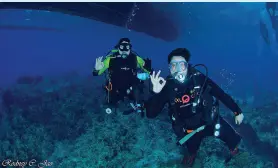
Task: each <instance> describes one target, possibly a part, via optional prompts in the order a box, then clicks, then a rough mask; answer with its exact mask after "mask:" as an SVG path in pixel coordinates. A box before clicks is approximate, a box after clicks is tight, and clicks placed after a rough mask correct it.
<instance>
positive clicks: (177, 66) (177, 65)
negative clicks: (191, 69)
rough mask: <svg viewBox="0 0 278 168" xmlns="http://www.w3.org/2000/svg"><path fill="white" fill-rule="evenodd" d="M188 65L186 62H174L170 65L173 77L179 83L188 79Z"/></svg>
mask: <svg viewBox="0 0 278 168" xmlns="http://www.w3.org/2000/svg"><path fill="white" fill-rule="evenodd" d="M187 68H188V63H187V62H186V61H172V62H170V64H169V69H170V71H171V74H172V76H173V77H174V78H175V79H176V80H178V81H179V82H184V81H185V79H186V74H187V72H186V71H187Z"/></svg>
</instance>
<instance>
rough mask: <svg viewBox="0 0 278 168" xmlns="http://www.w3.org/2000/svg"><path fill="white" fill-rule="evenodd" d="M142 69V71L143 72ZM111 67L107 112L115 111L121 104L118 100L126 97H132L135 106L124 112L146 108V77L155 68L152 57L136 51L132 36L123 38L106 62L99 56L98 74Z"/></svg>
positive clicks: (97, 60)
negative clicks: (144, 105) (144, 102)
mask: <svg viewBox="0 0 278 168" xmlns="http://www.w3.org/2000/svg"><path fill="white" fill-rule="evenodd" d="M138 68H139V69H141V70H142V73H139V70H138ZM106 70H108V75H107V76H106V77H107V81H106V86H105V89H106V93H107V96H106V99H107V105H108V106H110V107H109V108H107V109H106V113H108V114H109V113H111V112H112V107H113V108H114V109H116V108H117V104H118V103H119V101H120V100H124V98H126V97H127V98H129V100H132V101H133V103H130V105H131V107H132V109H131V110H127V111H125V112H124V114H130V113H132V112H134V111H136V112H139V113H141V115H142V117H143V116H144V112H143V98H142V97H143V96H142V95H143V88H142V87H143V81H144V80H146V79H148V78H149V74H150V71H151V60H150V59H142V58H141V57H139V56H138V55H137V54H136V53H135V52H134V51H132V44H131V42H130V40H129V39H128V38H121V39H120V40H119V42H118V44H117V45H116V46H115V49H114V50H112V51H111V52H110V53H109V54H108V55H107V56H106V58H105V59H104V61H103V62H102V57H99V58H97V59H96V64H95V69H94V70H93V75H94V76H99V75H102V74H103V73H104V72H105V71H106Z"/></svg>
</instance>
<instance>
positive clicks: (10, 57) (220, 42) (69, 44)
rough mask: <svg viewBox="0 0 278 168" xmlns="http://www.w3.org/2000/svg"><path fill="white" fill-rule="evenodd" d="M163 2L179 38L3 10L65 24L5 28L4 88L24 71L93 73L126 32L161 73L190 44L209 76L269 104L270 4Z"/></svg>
mask: <svg viewBox="0 0 278 168" xmlns="http://www.w3.org/2000/svg"><path fill="white" fill-rule="evenodd" d="M157 8H160V9H164V10H166V11H169V12H174V11H175V15H174V16H176V18H175V20H176V21H178V22H179V23H180V25H181V27H180V32H181V36H180V37H179V38H178V39H177V40H176V41H174V42H165V41H163V40H161V39H156V38H153V37H150V36H147V35H145V34H144V33H138V32H134V31H128V29H126V28H121V27H116V26H113V25H108V24H104V23H101V22H97V21H93V20H88V19H84V18H80V17H76V16H70V15H64V14H61V13H54V12H45V11H29V10H28V11H27V10H3V11H0V25H18V26H39V27H48V28H54V29H58V30H59V31H57V32H53V31H35V30H33V31H29V30H3V29H1V30H0V87H9V86H11V85H13V84H14V83H15V81H16V79H17V78H18V77H20V76H32V75H42V76H46V77H51V76H59V75H63V74H65V73H68V72H72V71H74V72H78V73H80V74H81V75H82V76H90V75H91V71H92V69H93V68H94V63H95V59H96V58H97V57H99V56H104V55H105V54H106V53H107V52H108V51H109V50H110V49H112V48H113V46H114V45H115V44H116V43H117V41H118V40H119V39H120V38H122V37H128V38H130V39H131V41H132V44H133V47H134V50H135V51H136V52H137V53H138V54H139V55H140V56H142V57H148V58H151V59H152V60H153V67H154V69H155V70H162V75H163V76H166V75H167V74H168V69H167V67H168V66H167V55H168V54H169V53H170V52H171V51H172V50H173V49H175V48H178V47H186V48H188V49H189V50H190V51H191V53H192V63H194V64H197V63H203V64H206V65H207V67H208V69H209V76H210V77H211V78H212V79H214V80H215V81H216V82H217V83H218V84H219V85H221V86H227V88H228V90H227V92H229V93H231V94H232V95H233V96H234V97H237V98H239V99H248V98H249V97H251V96H254V97H255V100H254V102H252V105H250V106H251V107H256V106H257V105H259V104H260V105H261V104H264V103H267V102H266V101H268V100H266V99H264V98H265V97H267V96H268V95H269V93H274V94H276V93H277V92H278V89H277V85H278V68H277V63H278V55H277V54H275V53H274V52H273V50H272V49H271V47H269V46H268V45H266V44H265V43H264V42H263V41H262V38H261V35H260V30H259V20H260V19H261V15H260V13H261V12H262V11H263V10H264V3H254V4H253V3H248V4H247V3H226V4H225V3H209V4H208V3H198V4H197V3H195V4H190V5H189V4H187V3H185V4H182V3H178V4H171V5H165V4H158V5H157ZM189 12H190V14H189ZM223 69H225V70H223ZM223 73H224V75H223ZM231 74H235V75H231ZM97 79H99V78H94V79H93V80H95V81H96V80H97ZM229 80H231V81H232V82H231V83H230V84H228V83H229ZM270 99H272V98H270ZM264 101H265V102H264ZM247 120H248V121H249V119H247ZM276 136H277V135H276Z"/></svg>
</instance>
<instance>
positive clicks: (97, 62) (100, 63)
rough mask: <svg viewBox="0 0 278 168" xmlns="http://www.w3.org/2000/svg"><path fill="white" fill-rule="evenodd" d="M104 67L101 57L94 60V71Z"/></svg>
mask: <svg viewBox="0 0 278 168" xmlns="http://www.w3.org/2000/svg"><path fill="white" fill-rule="evenodd" d="M103 67H104V64H103V62H102V57H98V58H97V59H96V64H95V70H97V71H99V70H101V69H102V68H103Z"/></svg>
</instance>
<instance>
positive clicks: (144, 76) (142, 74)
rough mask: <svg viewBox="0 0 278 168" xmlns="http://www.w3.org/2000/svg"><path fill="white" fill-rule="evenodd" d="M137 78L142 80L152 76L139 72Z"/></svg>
mask: <svg viewBox="0 0 278 168" xmlns="http://www.w3.org/2000/svg"><path fill="white" fill-rule="evenodd" d="M137 78H138V79H140V80H147V79H149V78H150V75H149V74H148V73H137Z"/></svg>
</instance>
